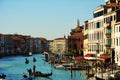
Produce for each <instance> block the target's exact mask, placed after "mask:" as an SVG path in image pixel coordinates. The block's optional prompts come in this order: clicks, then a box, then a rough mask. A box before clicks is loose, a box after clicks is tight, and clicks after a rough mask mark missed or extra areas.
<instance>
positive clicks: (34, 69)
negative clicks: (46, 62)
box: [33, 65, 36, 73]
mask: <svg viewBox="0 0 120 80" xmlns="http://www.w3.org/2000/svg"><path fill="white" fill-rule="evenodd" d="M35 71H36V66H35V65H33V72H34V73H35Z"/></svg>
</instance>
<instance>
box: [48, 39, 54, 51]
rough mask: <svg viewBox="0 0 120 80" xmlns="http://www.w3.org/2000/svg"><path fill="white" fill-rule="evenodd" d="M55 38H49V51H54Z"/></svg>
mask: <svg viewBox="0 0 120 80" xmlns="http://www.w3.org/2000/svg"><path fill="white" fill-rule="evenodd" d="M53 43H54V40H48V46H49V52H50V53H54V44H53Z"/></svg>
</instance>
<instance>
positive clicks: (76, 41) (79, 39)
mask: <svg viewBox="0 0 120 80" xmlns="http://www.w3.org/2000/svg"><path fill="white" fill-rule="evenodd" d="M68 52H71V53H74V54H75V55H76V56H77V55H81V56H83V26H80V23H79V20H77V27H76V28H74V29H71V32H70V35H69V36H68Z"/></svg>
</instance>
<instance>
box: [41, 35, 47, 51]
mask: <svg viewBox="0 0 120 80" xmlns="http://www.w3.org/2000/svg"><path fill="white" fill-rule="evenodd" d="M39 40H40V41H41V47H40V52H44V51H46V52H48V51H49V49H48V41H47V40H46V38H42V37H41V38H39Z"/></svg>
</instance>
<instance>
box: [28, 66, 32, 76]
mask: <svg viewBox="0 0 120 80" xmlns="http://www.w3.org/2000/svg"><path fill="white" fill-rule="evenodd" d="M27 71H28V73H29V77H31V76H32V70H31V68H30V69H27Z"/></svg>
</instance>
